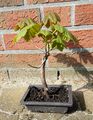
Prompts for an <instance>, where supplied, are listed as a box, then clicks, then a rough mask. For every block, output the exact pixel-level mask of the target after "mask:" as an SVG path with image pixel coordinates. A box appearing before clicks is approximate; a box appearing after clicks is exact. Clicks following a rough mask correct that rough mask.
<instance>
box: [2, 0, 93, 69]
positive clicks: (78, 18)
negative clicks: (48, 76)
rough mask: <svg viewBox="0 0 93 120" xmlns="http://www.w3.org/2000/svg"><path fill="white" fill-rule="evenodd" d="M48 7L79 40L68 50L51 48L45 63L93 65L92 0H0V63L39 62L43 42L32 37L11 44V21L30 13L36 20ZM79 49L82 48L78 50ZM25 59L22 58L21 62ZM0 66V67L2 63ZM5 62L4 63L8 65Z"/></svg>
mask: <svg viewBox="0 0 93 120" xmlns="http://www.w3.org/2000/svg"><path fill="white" fill-rule="evenodd" d="M50 11H55V12H56V13H58V14H59V16H60V17H61V24H62V25H63V26H66V27H67V28H68V29H69V30H70V31H71V32H72V33H73V34H74V35H75V36H76V37H77V39H78V40H79V44H78V45H76V46H73V45H70V47H72V48H73V49H72V51H73V52H74V53H72V51H70V50H67V51H64V52H60V54H58V51H54V53H53V54H52V55H51V56H50V57H49V60H48V64H47V66H48V67H52V68H55V67H58V68H62V67H70V66H72V67H75V66H76V67H82V66H83V67H93V65H92V64H93V2H92V0H86V1H82V2H81V0H1V1H0V65H2V66H3V65H4V66H6V65H7V64H8V65H9V66H10V67H11V66H12V67H14V65H15V64H16V65H15V67H19V66H21V65H22V66H21V67H24V65H25V64H26V63H25V62H27V63H32V64H35V65H39V63H41V61H42V56H43V54H42V50H38V48H40V49H42V48H43V43H42V41H41V40H40V39H38V38H36V39H34V40H33V42H32V41H30V42H27V43H26V42H24V40H23V39H22V40H21V41H20V42H19V43H17V44H13V43H12V40H13V38H14V36H15V34H16V33H15V32H14V30H13V28H14V26H15V24H16V23H17V22H18V21H20V20H22V19H23V18H27V17H31V18H34V19H35V20H36V21H40V20H41V19H42V18H43V16H44V15H45V14H46V13H47V12H50ZM82 51H83V52H82ZM24 61H25V62H24ZM4 66H3V67H4ZM9 66H8V67H9Z"/></svg>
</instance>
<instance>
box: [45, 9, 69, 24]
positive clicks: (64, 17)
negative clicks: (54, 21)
mask: <svg viewBox="0 0 93 120" xmlns="http://www.w3.org/2000/svg"><path fill="white" fill-rule="evenodd" d="M54 11H55V12H56V13H57V14H58V15H59V16H60V19H61V25H63V26H70V25H71V19H70V7H51V8H50V7H48V8H45V9H44V13H45V14H47V13H48V12H54Z"/></svg>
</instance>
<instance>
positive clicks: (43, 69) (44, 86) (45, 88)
mask: <svg viewBox="0 0 93 120" xmlns="http://www.w3.org/2000/svg"><path fill="white" fill-rule="evenodd" d="M44 59H45V60H44V62H43V64H42V67H41V80H42V85H43V88H44V95H45V96H46V97H47V98H48V93H47V91H48V85H47V83H46V73H45V69H46V68H45V66H46V61H47V59H48V55H45V57H44Z"/></svg>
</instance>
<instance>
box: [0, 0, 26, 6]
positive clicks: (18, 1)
mask: <svg viewBox="0 0 93 120" xmlns="http://www.w3.org/2000/svg"><path fill="white" fill-rule="evenodd" d="M23 4H24V1H23V0H0V7H9V6H17V5H23Z"/></svg>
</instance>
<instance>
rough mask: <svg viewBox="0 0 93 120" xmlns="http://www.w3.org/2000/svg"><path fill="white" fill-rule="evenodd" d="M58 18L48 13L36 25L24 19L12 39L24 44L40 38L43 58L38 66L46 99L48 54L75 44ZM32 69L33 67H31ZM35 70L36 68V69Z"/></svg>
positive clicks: (32, 21)
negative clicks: (42, 46) (21, 40)
mask: <svg viewBox="0 0 93 120" xmlns="http://www.w3.org/2000/svg"><path fill="white" fill-rule="evenodd" d="M59 22H60V17H59V16H58V14H56V13H48V14H47V15H46V16H45V17H44V19H43V20H42V21H41V22H40V23H38V22H35V21H34V20H33V19H31V18H27V19H24V20H23V21H21V22H19V23H17V25H16V27H15V30H16V31H17V30H18V31H19V32H18V34H17V35H16V36H15V38H14V42H18V41H19V40H20V39H21V38H24V40H25V41H26V42H28V41H30V40H31V39H32V38H35V37H36V36H38V37H41V38H42V39H41V40H42V42H43V43H44V49H45V51H44V58H43V62H42V64H41V65H40V68H41V76H42V77H41V81H42V85H43V88H44V92H43V93H44V95H46V96H47V97H48V85H47V83H46V75H45V66H46V61H47V59H48V57H49V56H50V52H51V51H52V50H53V49H58V50H60V51H63V49H64V48H67V47H68V46H67V43H68V42H69V41H72V42H73V43H75V41H76V38H75V37H74V36H73V35H72V34H71V33H70V32H69V31H68V30H67V29H66V28H65V27H63V26H61V25H60V24H59ZM32 67H33V66H32ZM36 68H37V67H36Z"/></svg>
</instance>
